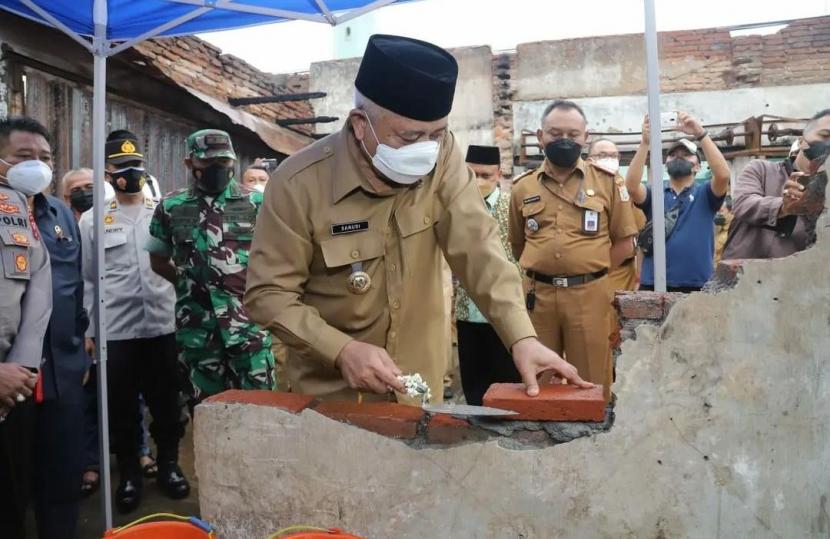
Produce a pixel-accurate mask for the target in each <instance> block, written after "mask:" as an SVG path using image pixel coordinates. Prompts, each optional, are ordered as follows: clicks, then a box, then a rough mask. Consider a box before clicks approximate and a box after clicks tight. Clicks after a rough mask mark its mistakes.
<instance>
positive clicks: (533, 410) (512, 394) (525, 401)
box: [484, 384, 605, 421]
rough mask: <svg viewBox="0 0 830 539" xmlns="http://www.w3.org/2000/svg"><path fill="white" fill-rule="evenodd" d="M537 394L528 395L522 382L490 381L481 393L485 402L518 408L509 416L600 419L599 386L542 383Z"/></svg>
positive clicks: (602, 410) (602, 402)
mask: <svg viewBox="0 0 830 539" xmlns="http://www.w3.org/2000/svg"><path fill="white" fill-rule="evenodd" d="M539 389H540V391H539V395H538V396H536V397H528V396H527V393H526V391H525V386H524V385H523V384H493V385H491V386H490V389H488V390H487V393H485V394H484V405H485V406H492V407H494V408H502V409H505V410H513V411H514V412H519V415H512V416H507V417H506V418H505V419H508V420H528V421H602V420H603V419H604V418H605V398H604V397H603V394H602V386H596V387H594V388H591V389H579V388H577V387H575V386H572V385H562V384H553V385H551V384H545V385H542V386H540V388H539Z"/></svg>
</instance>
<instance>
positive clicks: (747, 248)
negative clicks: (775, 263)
mask: <svg viewBox="0 0 830 539" xmlns="http://www.w3.org/2000/svg"><path fill="white" fill-rule="evenodd" d="M828 153H830V109H824V110H822V111H820V112H818V113H817V114H816V115H815V116H813V117H812V118H811V119H810V120H809V121H808V122H807V125H806V126H805V127H804V131H803V134H802V137H801V139H800V140H799V142H798V147H797V150H796V152H795V153H794V155H791V156H790V157H788V158H787V159H785V160H784V161H782V162H778V163H776V162H774V161H769V160H766V159H756V160H754V161H751V162H750V163H749V164H748V165H747V166H746V168H744V169H743V171H742V172H741V174H740V176H738V180H737V183H736V185H735V193H734V202H733V206H732V211H733V213H734V214H735V218H734V220H733V222H732V225H731V227H730V228H729V236H728V238H727V240H726V247H724V251H723V258H724V259H741V258H779V257H783V256H788V255H791V254H793V253H796V252H798V251H803V250H804V249H806V248H807V247H808V246H810V245H812V244H813V243H814V242H815V241H816V221H817V219H818V215H819V214H820V213H821V211H822V210H823V209H824V190H825V188H826V187H827V176H826V172H822V173H819V170H821V169H822V167H823V165H824V162H825V161H826V159H827V155H828ZM825 170H826V167H825Z"/></svg>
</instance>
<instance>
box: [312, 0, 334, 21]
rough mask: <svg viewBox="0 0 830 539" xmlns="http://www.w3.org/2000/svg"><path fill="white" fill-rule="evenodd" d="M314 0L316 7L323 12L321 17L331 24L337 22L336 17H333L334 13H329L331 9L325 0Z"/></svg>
mask: <svg viewBox="0 0 830 539" xmlns="http://www.w3.org/2000/svg"><path fill="white" fill-rule="evenodd" d="M315 1H316V2H317V7H319V8H320V11H321V12H322V13H323V17H325V18H326V20H327V21H329V24H331V25H332V26H334V25H335V24H337V19H336V18H335V16H334V15H332V14H331V10H330V9H329V7H328V6H327V5H326V2H325V1H324V0H315Z"/></svg>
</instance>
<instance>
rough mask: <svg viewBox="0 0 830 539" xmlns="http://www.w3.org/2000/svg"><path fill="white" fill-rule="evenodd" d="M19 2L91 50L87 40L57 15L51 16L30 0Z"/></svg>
mask: <svg viewBox="0 0 830 539" xmlns="http://www.w3.org/2000/svg"><path fill="white" fill-rule="evenodd" d="M20 3H21V4H23V5H24V6H26V7H27V8H29V9H31V10H32V11H34V12H35V13H37V14H38V15H40V16H41V17H43V19H44V20H45V21H47V22H48V23H49V24H51V25H52V26H54V27H55V28H57V29H59V30H60V31H62V32H63V33H64V34H66V35H68V36H69V37H71V38H72V39H74V40H75V41H77V42H78V43H80V44H81V45H82V46H83V47H84V48H85V49H86V50H88V51H89V52H92V45H91V44H90V43H89V41H87V40H86V39H84V38H82V37H81V36H80V35H78V34H76V33H75V32H73V31H72V30H71V29H70V28H69V27H68V26H66V25H65V24H63V23H62V22H61V21H60V20H58V19H57V17H55V16H53V15H52V14H51V13H49V12H48V11H46V10H45V9H43V8H42V7H40V6H38V5H37V4H35V3H34V2H33V1H32V0H20Z"/></svg>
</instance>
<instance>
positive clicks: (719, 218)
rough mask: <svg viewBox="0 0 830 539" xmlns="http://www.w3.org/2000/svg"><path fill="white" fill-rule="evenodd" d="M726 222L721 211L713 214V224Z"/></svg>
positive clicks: (720, 224)
mask: <svg viewBox="0 0 830 539" xmlns="http://www.w3.org/2000/svg"><path fill="white" fill-rule="evenodd" d="M725 224H726V216H725V215H723V214H722V213H717V214H715V225H716V226H723V225H725Z"/></svg>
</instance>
